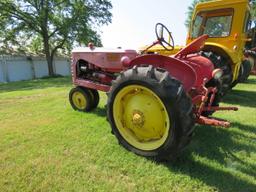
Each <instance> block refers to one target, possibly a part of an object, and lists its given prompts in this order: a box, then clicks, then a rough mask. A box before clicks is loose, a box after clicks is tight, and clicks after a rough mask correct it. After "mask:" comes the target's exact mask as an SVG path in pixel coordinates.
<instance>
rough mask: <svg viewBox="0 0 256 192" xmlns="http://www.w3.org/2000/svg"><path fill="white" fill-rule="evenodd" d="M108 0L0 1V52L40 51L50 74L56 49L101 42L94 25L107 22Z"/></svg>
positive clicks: (68, 48)
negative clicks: (13, 50)
mask: <svg viewBox="0 0 256 192" xmlns="http://www.w3.org/2000/svg"><path fill="white" fill-rule="evenodd" d="M111 8H112V5H111V3H110V1H109V0H1V1H0V21H1V22H0V27H1V31H0V47H1V48H2V49H1V50H0V51H5V52H6V50H12V49H14V48H15V49H16V50H20V51H28V50H32V51H34V52H37V53H44V54H45V55H46V58H47V62H48V66H49V75H52V74H53V71H52V69H51V68H52V66H51V64H52V60H53V57H54V55H55V54H56V52H57V51H58V50H60V49H61V50H64V52H67V51H69V50H71V48H72V46H74V45H78V44H87V43H88V42H90V41H92V42H94V43H95V44H96V45H101V41H100V36H99V34H98V33H97V30H98V28H99V27H100V26H101V25H103V24H108V23H110V22H111V18H112V14H111V12H110V9H111Z"/></svg>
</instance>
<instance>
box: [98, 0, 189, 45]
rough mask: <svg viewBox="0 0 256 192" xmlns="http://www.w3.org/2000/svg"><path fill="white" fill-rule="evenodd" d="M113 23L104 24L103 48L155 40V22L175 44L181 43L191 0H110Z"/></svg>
mask: <svg viewBox="0 0 256 192" xmlns="http://www.w3.org/2000/svg"><path fill="white" fill-rule="evenodd" d="M111 2H112V5H113V9H112V10H111V12H112V14H113V18H112V23H111V24H109V25H107V26H103V27H102V29H101V31H102V34H101V38H102V43H103V46H104V47H108V48H116V47H122V48H130V49H137V48H139V47H142V46H144V45H148V44H151V43H152V42H153V41H155V40H156V35H155V24H156V23H158V22H161V23H163V24H164V25H166V26H167V27H168V29H169V30H170V31H171V32H172V36H173V38H174V43H175V45H184V44H185V40H186V36H187V29H186V27H185V24H184V23H185V20H186V17H187V10H188V6H189V5H190V4H191V3H192V0H175V1H174V0H111Z"/></svg>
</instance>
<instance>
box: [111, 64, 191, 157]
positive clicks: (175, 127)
mask: <svg viewBox="0 0 256 192" xmlns="http://www.w3.org/2000/svg"><path fill="white" fill-rule="evenodd" d="M129 85H139V86H144V87H145V88H147V89H150V90H151V91H152V92H154V94H156V95H157V96H158V97H159V98H160V100H161V101H162V103H163V104H164V106H165V108H166V111H167V112H168V115H169V117H171V120H170V127H169V132H168V136H167V138H166V140H165V142H164V143H163V144H162V145H161V146H160V147H158V148H157V149H154V150H150V151H148V150H147V151H146V150H142V149H138V148H136V147H134V146H133V145H131V144H130V143H129V142H128V141H126V140H125V138H123V137H122V135H121V133H120V132H119V129H118V128H117V125H116V123H115V120H114V115H113V105H114V101H115V99H116V96H117V94H118V92H119V91H121V90H122V89H123V88H125V87H126V86H129ZM152 113H153V112H152ZM107 116H108V120H109V123H110V125H111V127H112V132H113V133H114V135H115V136H116V138H117V139H118V141H119V144H120V145H122V146H123V147H125V148H126V149H127V150H129V151H132V152H134V153H135V154H137V155H140V156H144V157H148V158H151V159H153V160H156V161H163V160H174V159H175V158H176V157H177V156H178V155H179V154H180V153H181V152H182V151H183V149H184V148H185V147H186V146H187V145H188V144H189V142H190V140H191V138H192V134H193V130H194V114H193V105H192V102H191V99H190V98H189V97H188V95H187V94H186V92H185V90H184V89H183V86H182V84H181V83H180V82H179V81H178V80H176V79H174V78H172V77H171V76H170V75H169V73H168V72H167V71H166V70H164V69H159V68H154V67H152V66H145V67H134V68H133V69H128V70H127V71H125V72H123V73H121V74H120V75H119V76H118V77H117V79H116V80H115V81H113V82H112V87H111V89H110V91H109V93H108V102H107Z"/></svg>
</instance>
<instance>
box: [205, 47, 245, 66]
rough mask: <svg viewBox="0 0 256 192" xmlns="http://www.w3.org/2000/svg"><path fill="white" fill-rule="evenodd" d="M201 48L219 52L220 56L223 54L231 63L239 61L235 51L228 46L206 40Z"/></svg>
mask: <svg viewBox="0 0 256 192" xmlns="http://www.w3.org/2000/svg"><path fill="white" fill-rule="evenodd" d="M203 50H204V51H213V52H216V53H218V54H221V55H222V56H224V57H225V58H227V59H229V60H230V61H231V65H235V64H236V63H239V62H240V60H239V56H238V54H237V52H235V51H230V49H229V48H227V47H226V46H223V45H221V44H219V43H212V42H206V43H205V46H204V48H203Z"/></svg>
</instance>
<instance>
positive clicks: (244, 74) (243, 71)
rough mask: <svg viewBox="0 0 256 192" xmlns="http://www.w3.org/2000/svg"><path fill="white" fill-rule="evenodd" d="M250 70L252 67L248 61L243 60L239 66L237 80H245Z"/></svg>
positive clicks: (240, 81) (242, 81) (241, 81)
mask: <svg viewBox="0 0 256 192" xmlns="http://www.w3.org/2000/svg"><path fill="white" fill-rule="evenodd" d="M251 70H252V67H251V63H250V61H248V60H244V61H243V63H242V64H241V67H240V71H241V73H240V74H239V77H238V82H239V83H244V82H245V81H247V80H248V78H249V76H250V72H251Z"/></svg>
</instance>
